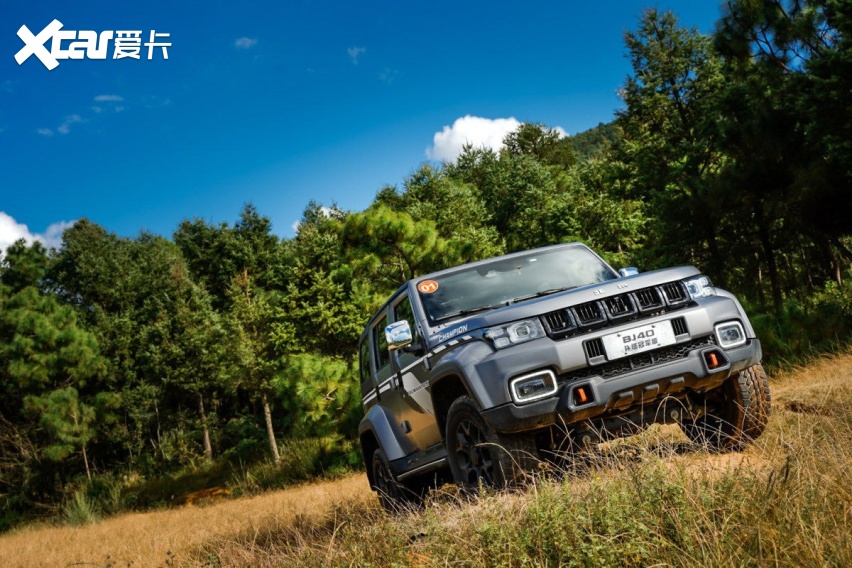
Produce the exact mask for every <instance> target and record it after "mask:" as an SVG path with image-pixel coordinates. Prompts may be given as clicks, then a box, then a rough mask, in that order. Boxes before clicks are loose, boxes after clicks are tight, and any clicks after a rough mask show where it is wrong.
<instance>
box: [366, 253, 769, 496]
mask: <svg viewBox="0 0 852 568" xmlns="http://www.w3.org/2000/svg"><path fill="white" fill-rule="evenodd" d="M359 353H360V379H361V395H362V402H363V407H364V418H363V419H362V421H361V423H360V426H359V434H360V439H361V447H362V450H363V453H364V459H365V460H366V462H367V474H368V477H369V480H370V484H371V486H372V488H373V489H374V490H376V491H377V492H378V493H379V498H380V500H381V502H382V504H383V505H384V506H385V507H386V508H389V509H393V508H394V507H396V506H397V505H398V503H399V502H401V501H404V500H406V499H407V498H408V497H412V496H416V495H418V494H419V492H420V490H421V489H422V487H423V486H424V480H433V479H434V475H435V474H436V473H440V472H441V471H443V472H444V473H446V472H447V470H448V472H449V473H450V474H451V475H452V479H453V480H454V481H455V482H456V483H458V484H459V485H461V486H462V487H467V488H475V487H477V486H479V485H480V484H486V485H493V486H497V487H501V486H505V485H508V484H512V483H515V482H516V481H518V480H520V479H521V478H522V477H523V476H524V474H525V472H526V471H529V470H530V469H531V468H533V467H535V466H536V464H537V463H538V461H539V460H541V459H550V458H553V457H555V456H558V455H560V453H565V451H566V450H571V449H574V448H578V447H583V446H589V445H591V444H595V443H598V442H601V441H604V440H606V439H610V438H613V437H618V436H625V435H630V434H635V433H636V432H638V431H639V430H641V429H642V428H644V427H646V426H647V425H649V424H653V423H672V422H674V423H677V424H679V425H680V426H681V428H682V429H683V431H684V432H685V433H686V435H687V436H689V438H690V439H692V440H693V441H695V442H700V443H702V444H704V445H709V446H711V447H714V448H716V449H722V450H728V449H738V448H741V447H743V446H744V445H745V444H747V443H748V442H749V441H750V440H753V439H754V438H756V437H757V436H759V435H760V434H761V433H762V432H763V429H764V428H765V426H766V422H767V418H768V414H769V407H770V392H769V383H768V381H767V378H766V373H765V372H764V371H763V368H762V367H761V365H760V360H761V349H760V341H759V340H758V339H757V338H756V337H755V334H754V330H753V329H752V326H751V324H750V323H749V320H748V317H747V316H746V314H745V311H744V310H743V308H742V306H741V305H740V303H739V302H738V301H737V299H736V298H735V297H734V296H733V295H732V294H730V293H729V292H726V291H725V290H721V289H719V288H715V287H714V286H713V285H712V283H711V282H710V280H709V279H708V278H707V277H706V276H703V275H701V274H700V273H699V272H698V270H696V269H695V268H693V267H678V268H670V269H665V270H657V271H653V272H647V273H644V274H639V273H638V271H636V269H633V268H626V269H622V270H620V271H615V270H613V269H612V268H611V267H610V266H609V265H608V264H607V263H606V262H604V261H603V259H601V257H599V256H598V255H597V254H595V253H594V252H593V251H592V250H590V249H589V248H588V247H586V246H585V245H582V244H580V243H569V244H562V245H555V246H551V247H545V248H540V249H535V250H530V251H524V252H519V253H514V254H510V255H506V256H500V257H496V258H491V259H488V260H483V261H479V262H475V263H471V264H465V265H462V266H458V267H455V268H450V269H448V270H443V271H440V272H435V273H433V274H429V275H426V276H423V277H420V278H415V279H413V280H410V281H409V282H406V283H405V284H404V285H403V286H401V287H400V288H399V290H397V291H396V293H395V294H394V295H393V296H392V297H391V298H390V299H389V300H388V301H387V302H386V303H385V305H384V306H382V308H381V309H380V310H379V311H378V312H376V314H375V315H373V317H372V318H371V319H370V322H369V324H368V325H367V327H366V329H365V330H364V332H363V334H362V335H361V338H360V340H359Z"/></svg>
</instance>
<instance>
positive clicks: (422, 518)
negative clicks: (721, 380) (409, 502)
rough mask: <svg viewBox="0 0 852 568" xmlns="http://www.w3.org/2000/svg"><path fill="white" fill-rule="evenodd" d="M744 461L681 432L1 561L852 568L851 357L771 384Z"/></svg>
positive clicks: (200, 512)
mask: <svg viewBox="0 0 852 568" xmlns="http://www.w3.org/2000/svg"><path fill="white" fill-rule="evenodd" d="M772 388H773V414H772V417H771V421H770V425H769V428H768V429H767V431H766V433H765V434H764V436H763V437H761V438H760V439H759V440H758V441H757V442H756V443H754V444H753V445H752V446H750V447H749V448H748V449H747V450H746V451H744V452H742V453H730V454H721V455H714V454H707V453H705V452H702V451H698V450H697V449H696V448H695V447H693V446H690V445H689V444H687V443H686V439H685V437H684V436H683V435H682V434H681V433H680V431H679V430H678V429H677V428H673V427H652V428H651V429H649V430H648V431H647V432H646V433H644V434H643V435H640V436H636V437H634V438H631V439H627V440H623V441H617V442H614V443H610V444H608V445H605V446H604V447H602V449H601V451H600V452H599V453H598V454H597V455H596V456H595V459H593V460H591V462H590V463H587V464H586V466H585V467H583V468H581V469H582V471H580V472H567V473H566V474H565V475H564V477H562V478H556V479H547V480H539V481H537V482H535V483H533V484H532V485H531V486H530V487H529V488H528V489H527V490H526V491H522V492H515V493H503V494H487V495H483V496H481V497H476V498H466V497H461V496H459V495H457V494H455V493H454V492H453V491H452V489H451V488H447V489H446V490H445V491H442V492H441V493H439V494H438V495H436V496H433V498H432V499H431V500H430V502H429V503H428V504H427V506H426V507H425V508H424V509H422V510H417V511H411V512H409V513H407V514H403V515H398V516H395V517H389V516H387V515H384V514H383V513H382V512H381V511H380V510H379V509H378V507H377V504H376V500H375V498H374V496H373V495H372V493H371V492H370V491H369V488H368V487H367V482H366V479H365V477H364V476H363V475H354V476H349V477H347V478H344V479H341V480H337V481H331V482H321V483H317V484H314V485H307V486H301V487H296V488H293V489H288V490H286V491H279V492H275V493H268V494H265V495H263V496H260V497H254V498H245V499H234V500H227V501H223V502H220V503H217V504H211V505H208V506H205V507H187V508H183V509H177V510H167V511H160V512H152V513H146V514H135V515H125V516H122V517H117V518H114V519H109V520H106V521H103V522H100V523H96V524H92V525H87V526H83V527H79V528H58V527H53V528H50V527H48V528H38V527H31V528H29V529H25V530H21V531H18V532H16V533H13V534H9V535H5V536H3V537H0V559H2V560H0V564H2V565H3V566H68V565H88V566H127V565H128V564H131V563H132V565H133V566H182V565H208V566H248V565H250V566H305V567H314V566H572V565H576V566H611V565H620V566H648V565H658V566H708V567H710V566H714V567H715V566H750V565H758V566H790V567H793V566H852V530H850V523H852V354H844V355H838V356H835V357H832V358H824V359H820V360H816V361H814V362H813V363H812V364H810V365H808V366H805V367H802V368H797V369H791V370H789V371H788V372H785V373H784V374H782V375H779V376H775V377H772Z"/></svg>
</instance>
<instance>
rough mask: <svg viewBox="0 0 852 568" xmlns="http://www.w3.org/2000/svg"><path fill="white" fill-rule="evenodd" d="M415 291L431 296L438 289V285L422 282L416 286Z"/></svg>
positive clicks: (429, 281) (427, 281)
mask: <svg viewBox="0 0 852 568" xmlns="http://www.w3.org/2000/svg"><path fill="white" fill-rule="evenodd" d="M417 289H418V290H420V293H421V294H431V293H432V292H434V291H435V290H437V289H438V283H437V282H435V281H434V280H424V281H423V282H421V283H420V284H418V285H417Z"/></svg>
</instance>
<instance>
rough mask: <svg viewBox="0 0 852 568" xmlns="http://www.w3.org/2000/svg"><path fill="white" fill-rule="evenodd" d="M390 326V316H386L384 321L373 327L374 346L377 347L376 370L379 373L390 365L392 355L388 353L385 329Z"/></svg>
mask: <svg viewBox="0 0 852 568" xmlns="http://www.w3.org/2000/svg"><path fill="white" fill-rule="evenodd" d="M387 325H388V316H387V314H385V316H384V317H382V319H380V320H379V322H378V323H377V324H376V325H375V327H373V345H375V346H376V352H375V355H376V370H377V371H378V370H379V369H381V368H382V367H384V366H385V365H388V364H389V363H390V353H389V352H388V338H387V336H386V335H385V328H386V327H387Z"/></svg>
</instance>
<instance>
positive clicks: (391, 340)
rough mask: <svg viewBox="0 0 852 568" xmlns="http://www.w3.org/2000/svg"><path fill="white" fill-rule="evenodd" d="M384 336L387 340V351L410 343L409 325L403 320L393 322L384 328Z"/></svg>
mask: <svg viewBox="0 0 852 568" xmlns="http://www.w3.org/2000/svg"><path fill="white" fill-rule="evenodd" d="M385 338H386V339H387V340H388V351H396V350H397V349H402V348H403V347H405V346H407V345H411V342H412V341H413V339H412V336H411V326H410V325H408V322H407V321H405V320H402V321H397V322H394V323H392V324H390V325H389V326H387V327H386V328H385Z"/></svg>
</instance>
